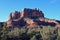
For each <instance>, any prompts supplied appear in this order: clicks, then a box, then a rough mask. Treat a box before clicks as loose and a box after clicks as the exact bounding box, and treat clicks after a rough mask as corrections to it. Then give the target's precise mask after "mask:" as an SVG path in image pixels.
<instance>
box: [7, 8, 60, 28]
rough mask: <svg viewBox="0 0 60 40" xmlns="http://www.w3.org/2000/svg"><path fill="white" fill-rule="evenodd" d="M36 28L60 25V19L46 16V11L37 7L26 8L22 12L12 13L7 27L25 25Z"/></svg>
mask: <svg viewBox="0 0 60 40" xmlns="http://www.w3.org/2000/svg"><path fill="white" fill-rule="evenodd" d="M25 25H27V26H28V27H27V28H35V27H40V26H57V27H60V21H58V20H53V19H48V18H45V17H44V13H43V12H42V11H41V10H39V9H37V8H35V9H29V8H24V9H23V10H22V11H21V12H18V11H15V12H14V15H12V13H10V15H9V19H8V21H7V27H23V26H25Z"/></svg>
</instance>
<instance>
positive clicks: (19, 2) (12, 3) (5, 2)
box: [0, 0, 60, 22]
mask: <svg viewBox="0 0 60 40" xmlns="http://www.w3.org/2000/svg"><path fill="white" fill-rule="evenodd" d="M23 8H39V9H40V10H42V11H43V13H44V15H45V17H47V18H50V19H56V20H60V0H0V22H1V21H6V20H8V16H9V14H10V12H14V11H15V10H17V11H21V10H22V9H23Z"/></svg>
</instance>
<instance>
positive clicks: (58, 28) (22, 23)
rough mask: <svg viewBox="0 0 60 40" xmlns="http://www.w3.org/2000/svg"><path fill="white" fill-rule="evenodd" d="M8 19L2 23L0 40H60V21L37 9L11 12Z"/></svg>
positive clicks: (0, 23)
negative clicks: (46, 15)
mask: <svg viewBox="0 0 60 40" xmlns="http://www.w3.org/2000/svg"><path fill="white" fill-rule="evenodd" d="M8 18H9V19H8V21H6V22H0V40H60V21H59V20H54V19H49V18H46V17H45V15H44V13H43V12H42V11H41V10H39V9H37V8H35V9H29V8H24V9H23V10H22V11H21V12H18V11H15V12H14V13H12V12H11V13H10V15H9V17H8Z"/></svg>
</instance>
